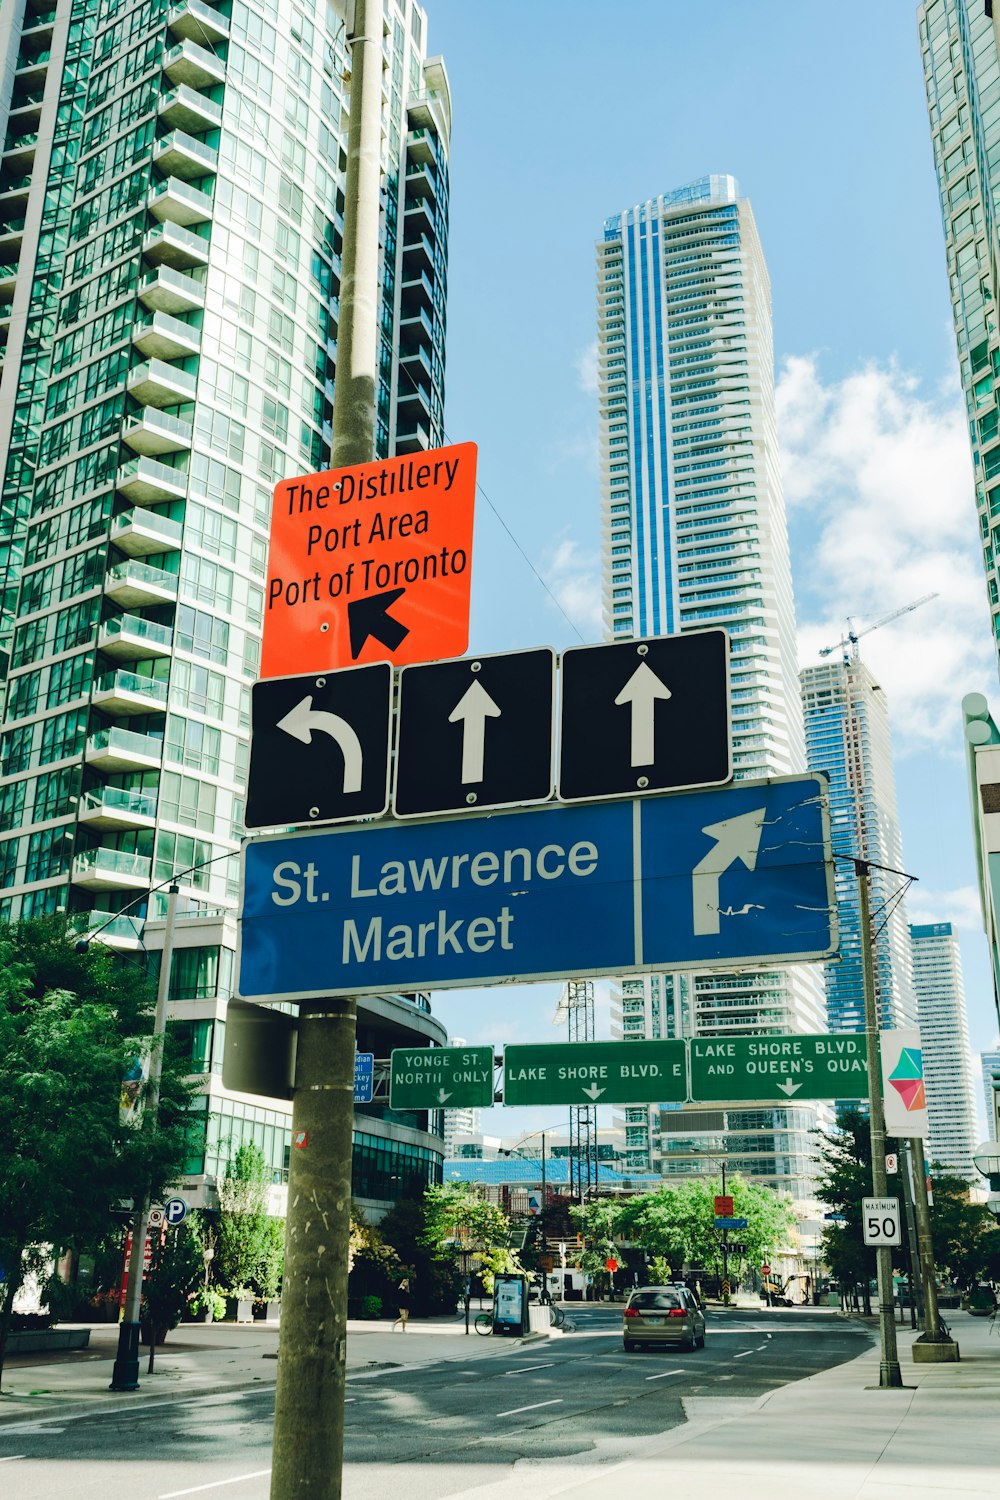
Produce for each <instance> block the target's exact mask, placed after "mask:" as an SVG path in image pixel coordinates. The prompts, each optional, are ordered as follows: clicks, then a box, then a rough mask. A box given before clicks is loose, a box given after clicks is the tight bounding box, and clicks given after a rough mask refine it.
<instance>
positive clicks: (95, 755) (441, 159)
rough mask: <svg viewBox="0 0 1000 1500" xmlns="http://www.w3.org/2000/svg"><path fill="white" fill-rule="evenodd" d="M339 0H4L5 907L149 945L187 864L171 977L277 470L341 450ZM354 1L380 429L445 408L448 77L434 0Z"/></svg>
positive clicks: (319, 464) (222, 817) (253, 670)
mask: <svg viewBox="0 0 1000 1500" xmlns="http://www.w3.org/2000/svg"><path fill="white" fill-rule="evenodd" d="M345 9H346V7H345V5H344V4H343V0H340V3H332V4H331V3H327V0H322V3H317V0H296V3H292V0H288V3H279V0H232V3H225V4H218V5H215V4H208V3H205V0H28V3H27V4H25V3H23V0H21V3H10V0H4V3H3V6H2V10H0V49H2V57H3V70H2V74H0V80H2V81H0V109H2V112H3V125H4V144H3V153H2V157H0V343H2V346H3V347H2V381H0V486H2V498H0V549H2V551H0V559H2V568H0V653H2V657H0V666H2V668H3V675H4V677H5V679H6V697H5V709H4V719H3V726H2V738H0V757H2V764H0V771H2V775H0V919H3V920H12V919H16V918H18V917H20V916H30V915H34V914H38V913H44V912H50V911H54V910H59V909H67V910H70V911H73V912H82V913H85V914H87V917H88V919H89V922H90V925H91V928H92V929H93V930H96V929H97V928H98V927H104V932H103V934H102V940H103V941H109V940H110V941H112V942H118V943H120V944H124V945H128V946H137V945H138V942H139V930H140V928H141V925H142V922H143V920H144V919H146V918H151V919H156V918H157V917H158V916H159V915H161V914H162V911H163V899H164V898H163V896H162V894H160V895H155V896H153V897H152V898H151V899H149V900H148V901H147V899H146V893H148V892H149V891H150V888H151V887H153V886H155V885H157V884H158V883H160V882H163V881H166V880H167V879H168V878H169V877H171V876H172V875H173V874H175V873H176V872H183V873H181V874H180V875H179V881H180V886H181V897H182V905H183V908H184V911H185V915H186V917H187V918H188V923H189V924H190V923H191V921H192V919H193V918H195V917H197V916H198V915H199V914H201V915H202V917H203V918H204V920H205V922H207V923H211V922H215V923H216V926H217V930H215V931H214V935H213V936H212V938H211V940H208V939H206V940H205V941H204V942H202V943H200V944H194V945H191V946H190V951H187V949H185V956H184V957H183V962H182V963H181V965H180V967H181V968H183V970H184V976H183V978H181V977H179V978H177V980H176V983H175V985H174V989H175V990H176V991H177V994H178V997H179V998H184V999H185V1000H190V999H192V998H194V997H196V996H197V997H200V998H210V997H215V996H218V997H220V1004H221V997H222V996H223V995H224V994H225V993H226V991H227V985H228V983H229V982H230V979H229V969H230V967H231V961H232V952H231V949H227V946H226V944H227V942H228V941H229V938H228V937H227V933H228V932H229V931H230V929H231V923H228V922H227V919H226V913H227V912H231V911H232V910H233V909H234V907H235V903H236V899H237V880H238V874H237V860H236V857H235V854H236V851H237V849H238V847H239V840H240V837H241V834H242V831H243V824H242V817H243V798H244V788H245V780H246V771H247V750H248V730H249V688H250V683H251V682H252V681H253V679H254V677H255V676H256V675H257V667H258V661H259V653H260V639H261V626H262V620H263V611H264V598H263V581H264V576H265V567H266V554H267V538H268V522H269V507H270V497H271V492H272V490H273V487H274V484H275V482H276V481H277V480H279V479H281V478H283V477H286V476H288V475H293V474H297V473H303V472H309V471H311V470H316V469H322V468H323V467H324V466H326V464H327V463H328V461H329V455H330V444H331V427H330V420H331V412H332V396H333V386H334V379H335V374H336V362H337V333H338V314H339V292H340V252H341V248H342V236H343V228H344V225H343V209H344V179H345V168H346V160H347V157H346V141H347V120H348V113H347V112H348V109H349V91H350V82H349V80H350V67H349V51H348V47H347V35H346V27H345ZM369 15H370V17H375V18H376V21H377V22H380V24H379V34H380V36H381V40H382V48H383V75H382V76H383V98H382V149H383V163H382V165H383V179H382V182H383V187H382V199H381V206H380V247H381V253H380V310H379V311H380V317H379V327H380V338H381V344H380V350H379V382H378V390H377V396H376V403H377V411H376V420H377V446H378V452H379V454H380V455H388V454H392V453H406V452H410V451H414V450H417V449H421V448H425V447H428V446H430V445H433V444H435V443H437V442H440V441H441V440H442V435H443V429H442V420H443V401H444V336H445V290H446V272H447V252H448V152H449V137H450V128H451V105H450V95H449V89H448V81H447V76H446V73H445V69H444V65H443V62H442V61H441V59H440V58H433V57H428V56H427V53H426V32H427V20H426V15H425V13H424V11H423V10H422V9H421V8H420V7H419V6H417V5H415V4H413V3H412V0H385V3H384V5H382V6H375V5H372V6H370V8H369ZM227 856H228V857H227ZM137 898H138V900H137ZM125 908H128V910H127V911H126V910H125ZM118 914H120V916H119V915H118ZM220 924H221V925H220ZM190 930H193V928H191V929H190ZM199 948H200V949H203V950H204V951H203V952H201V953H200V954H199V953H198V952H197V951H196V950H197V949H199ZM180 957H181V956H180V955H178V958H179V959H180ZM182 992H183V994H182ZM211 1021H212V1024H213V1025H214V1024H215V1022H216V1021H221V1011H219V1012H218V1014H217V1015H213V1017H212V1018H211ZM205 1024H206V1025H208V1024H209V1023H208V1021H207V1020H206V1023H205ZM404 1030H405V1028H404ZM210 1033H211V1026H210V1027H209V1032H208V1033H205V1034H202V1033H199V1035H198V1037H196V1038H194V1040H193V1042H192V1045H193V1046H194V1047H195V1048H197V1049H201V1054H202V1057H201V1060H202V1062H203V1063H204V1066H205V1071H206V1073H208V1074H209V1076H211V1074H212V1071H213V1069H214V1066H215V1065H214V1064H213V1062H212V1058H213V1057H214V1056H215V1054H216V1052H217V1051H218V1038H219V1032H218V1028H217V1027H216V1035H215V1041H214V1042H213V1041H212V1038H211V1034H210ZM406 1039H408V1040H411V1041H412V1040H413V1037H412V1036H410V1037H408V1038H406ZM213 1048H214V1049H215V1050H214V1051H213ZM206 1059H207V1060H206ZM216 1083H217V1080H215V1081H213V1088H214V1087H215V1086H216ZM229 1106H230V1109H231V1107H232V1101H229ZM247 1108H249V1106H247ZM269 1123H273V1122H269ZM285 1124H286V1125H287V1120H286V1121H285ZM286 1134H287V1132H286ZM269 1139H270V1137H269ZM275 1150H277V1147H276V1148H275Z"/></svg>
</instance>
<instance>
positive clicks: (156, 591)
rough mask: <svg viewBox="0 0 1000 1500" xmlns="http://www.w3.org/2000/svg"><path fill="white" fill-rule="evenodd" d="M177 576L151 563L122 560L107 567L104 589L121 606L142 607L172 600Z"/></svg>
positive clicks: (123, 607)
mask: <svg viewBox="0 0 1000 1500" xmlns="http://www.w3.org/2000/svg"><path fill="white" fill-rule="evenodd" d="M177 585H178V578H177V574H176V573H168V572H167V570H166V568H156V567H154V566H153V565H152V563H144V562H134V561H130V562H124V563H117V564H116V565H115V566H114V567H113V568H109V569H108V572H107V575H106V577H105V581H104V592H105V594H106V596H107V597H108V598H109V599H112V600H113V601H114V602H115V604H117V605H118V606H119V608H120V609H144V608H148V607H149V606H150V605H153V604H173V603H174V601H175V600H176V598H177Z"/></svg>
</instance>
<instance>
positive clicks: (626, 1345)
mask: <svg viewBox="0 0 1000 1500" xmlns="http://www.w3.org/2000/svg"><path fill="white" fill-rule="evenodd" d="M623 1347H624V1350H625V1353H626V1354H632V1353H633V1352H634V1350H635V1344H633V1343H632V1341H631V1339H626V1340H625V1341H624V1345H623Z"/></svg>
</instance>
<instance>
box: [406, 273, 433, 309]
mask: <svg viewBox="0 0 1000 1500" xmlns="http://www.w3.org/2000/svg"><path fill="white" fill-rule="evenodd" d="M399 294H400V303H401V308H402V313H403V317H404V318H407V317H412V315H413V314H414V313H415V312H419V311H421V310H422V311H424V312H428V313H429V312H430V311H431V309H432V308H433V306H434V287H433V286H432V284H431V279H430V277H429V276H428V275H427V273H426V272H425V271H415V272H414V274H413V275H412V276H407V277H406V279H405V280H404V281H402V282H401V283H400V287H399Z"/></svg>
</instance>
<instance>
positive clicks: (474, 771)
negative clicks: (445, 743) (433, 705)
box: [448, 682, 500, 786]
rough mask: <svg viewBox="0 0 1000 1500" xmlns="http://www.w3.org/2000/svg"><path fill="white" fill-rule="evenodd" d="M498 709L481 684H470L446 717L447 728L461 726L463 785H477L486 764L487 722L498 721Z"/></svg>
mask: <svg viewBox="0 0 1000 1500" xmlns="http://www.w3.org/2000/svg"><path fill="white" fill-rule="evenodd" d="M499 718H500V709H499V708H498V707H497V705H496V704H495V703H494V702H493V699H492V698H491V697H490V695H489V693H488V692H487V691H486V689H485V688H484V687H483V685H482V683H481V682H471V683H470V684H469V686H468V687H467V688H466V690H465V692H464V693H463V694H462V696H461V698H459V700H458V702H457V703H456V705H455V707H454V708H453V709H452V711H451V713H450V714H449V715H448V723H449V724H461V725H462V785H463V786H468V785H469V784H470V783H474V782H480V781H482V779H483V770H484V766H485V761H486V720H487V719H499Z"/></svg>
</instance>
